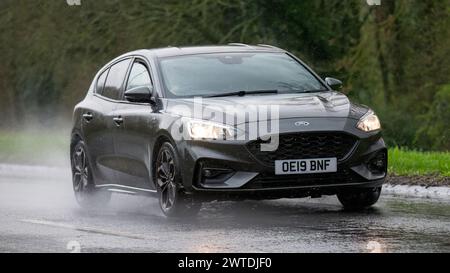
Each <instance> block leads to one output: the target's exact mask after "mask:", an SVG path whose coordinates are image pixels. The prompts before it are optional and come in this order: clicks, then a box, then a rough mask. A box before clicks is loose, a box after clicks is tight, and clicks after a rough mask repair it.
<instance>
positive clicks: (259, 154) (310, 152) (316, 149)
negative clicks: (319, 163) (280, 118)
mask: <svg viewBox="0 0 450 273" xmlns="http://www.w3.org/2000/svg"><path fill="white" fill-rule="evenodd" d="M356 142H357V139H356V137H354V136H351V135H348V134H345V133H295V134H282V135H280V144H279V146H278V149H277V150H276V151H273V152H264V151H261V144H263V143H264V142H263V141H261V140H257V141H253V142H250V143H249V144H248V145H247V148H248V150H249V151H250V152H251V153H252V154H253V156H254V157H255V158H256V159H258V160H259V161H261V162H262V163H264V164H266V165H269V166H274V163H275V161H276V160H289V159H314V158H333V157H336V158H338V159H339V160H342V159H344V158H345V157H346V155H348V154H349V153H350V151H351V150H352V148H353V147H354V146H355V144H356Z"/></svg>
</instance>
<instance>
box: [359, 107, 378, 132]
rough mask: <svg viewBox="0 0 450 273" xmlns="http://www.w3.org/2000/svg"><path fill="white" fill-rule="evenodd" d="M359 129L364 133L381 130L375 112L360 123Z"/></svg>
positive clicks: (366, 115) (364, 117) (365, 116)
mask: <svg viewBox="0 0 450 273" xmlns="http://www.w3.org/2000/svg"><path fill="white" fill-rule="evenodd" d="M357 127H358V129H360V130H362V131H364V132H373V131H376V130H380V129H381V123H380V119H379V118H378V116H377V115H375V113H374V112H373V111H369V112H368V113H367V114H365V115H364V116H363V117H362V118H361V120H360V121H359V122H358V126H357Z"/></svg>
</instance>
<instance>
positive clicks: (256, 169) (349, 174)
mask: <svg viewBox="0 0 450 273" xmlns="http://www.w3.org/2000/svg"><path fill="white" fill-rule="evenodd" d="M283 122H284V123H286V122H287V121H283ZM283 122H282V123H281V124H280V129H281V130H282V132H283V133H281V134H280V138H281V137H283V136H284V135H287V134H289V135H292V134H303V135H311V134H317V133H320V134H327V135H332V136H333V135H342V136H344V138H346V137H348V139H353V140H354V141H353V142H352V145H350V146H348V148H346V149H347V150H346V152H345V153H344V154H342V155H340V156H336V157H338V158H339V160H338V172H337V173H329V174H309V175H287V176H276V175H275V165H274V164H272V163H271V161H270V160H267V158H265V157H264V154H255V152H254V151H253V150H251V149H250V148H249V144H250V143H251V142H249V141H184V142H182V143H179V144H178V145H177V147H178V149H179V153H180V155H181V158H182V161H183V164H182V179H183V186H184V188H185V191H186V192H187V193H188V194H195V195H202V196H204V197H209V198H213V199H221V198H222V197H223V198H224V199H233V198H234V197H237V198H252V199H268V198H285V197H306V196H315V195H318V196H319V195H333V194H336V193H338V192H339V191H341V190H345V189H348V188H356V187H379V186H381V185H382V184H383V183H384V181H385V178H386V176H387V149H386V145H385V143H384V141H383V139H382V137H381V133H380V132H375V133H370V134H369V133H364V132H360V131H359V130H357V129H355V128H354V122H349V121H348V120H347V119H342V120H338V119H335V120H333V125H334V128H333V129H335V130H327V131H323V130H320V128H314V127H313V128H309V130H304V131H302V132H298V130H297V129H296V128H290V129H287V128H283V124H284V123H283ZM289 123H292V121H289ZM311 124H317V122H314V121H311ZM330 124H331V123H330ZM329 127H330V126H329ZM331 127H332V126H331ZM295 130H297V131H295ZM322 139H323V138H322ZM340 141H344V140H342V139H341V140H340ZM293 145H297V144H296V143H293ZM315 147H319V148H320V147H322V146H321V143H314V142H312V143H311V149H309V150H308V151H307V152H308V155H307V156H308V157H307V158H323V156H322V155H321V154H320V152H319V150H320V149H318V150H317V151H318V155H317V156H314V148H315ZM322 148H323V147H322ZM284 156H288V157H289V156H293V155H284ZM303 158H306V155H305V157H298V155H297V157H296V158H279V159H303ZM377 158H378V159H383V160H384V161H385V166H383V167H382V168H381V169H380V168H378V169H374V168H373V166H372V165H371V164H372V162H373V161H374V160H375V159H377ZM272 159H273V158H272ZM275 159H276V158H275ZM205 171H207V172H208V173H207V174H210V173H211V172H212V173H213V177H212V178H208V177H205V173H206V172H205ZM214 174H216V176H214Z"/></svg>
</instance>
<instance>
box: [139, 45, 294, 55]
mask: <svg viewBox="0 0 450 273" xmlns="http://www.w3.org/2000/svg"><path fill="white" fill-rule="evenodd" d="M224 52H227V53H230V52H285V51H284V50H282V49H280V48H277V47H273V46H269V45H246V44H237V43H234V44H229V45H226V46H195V47H166V48H158V49H148V50H147V53H151V54H154V55H155V56H156V57H173V56H182V55H192V54H207V53H224Z"/></svg>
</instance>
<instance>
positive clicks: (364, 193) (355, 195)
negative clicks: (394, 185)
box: [337, 187, 382, 209]
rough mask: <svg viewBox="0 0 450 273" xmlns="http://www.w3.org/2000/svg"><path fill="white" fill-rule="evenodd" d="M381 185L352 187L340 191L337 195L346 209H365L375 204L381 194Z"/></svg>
mask: <svg viewBox="0 0 450 273" xmlns="http://www.w3.org/2000/svg"><path fill="white" fill-rule="evenodd" d="M381 189H382V188H381V187H379V188H369V189H352V190H347V191H343V192H340V193H338V195H337V197H338V199H339V201H340V202H341V204H342V205H343V206H344V208H345V209H363V208H368V207H371V206H373V205H374V204H376V203H377V202H378V199H380V196H381Z"/></svg>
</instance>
